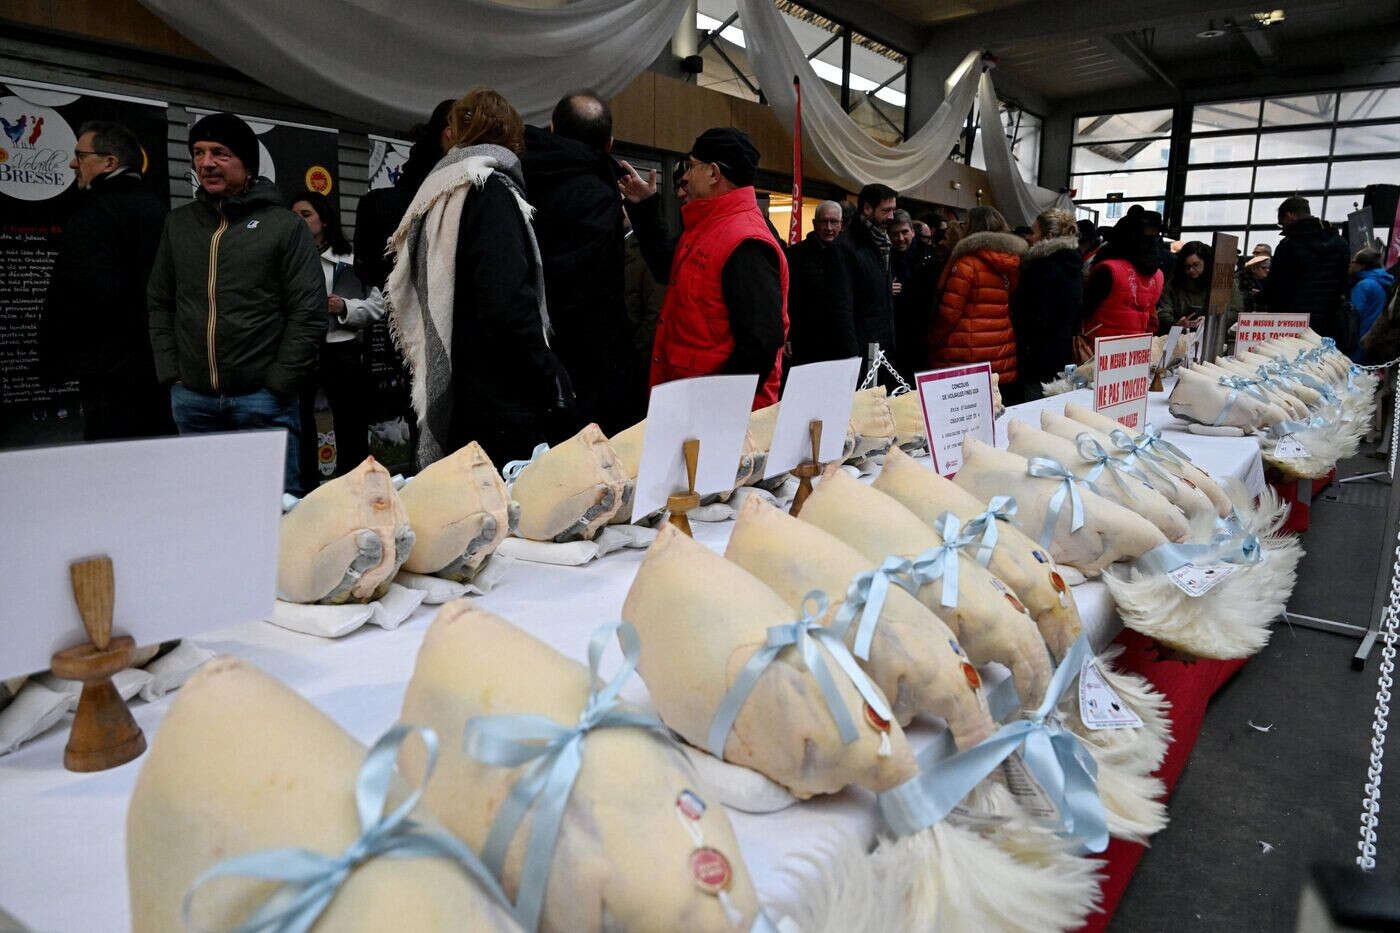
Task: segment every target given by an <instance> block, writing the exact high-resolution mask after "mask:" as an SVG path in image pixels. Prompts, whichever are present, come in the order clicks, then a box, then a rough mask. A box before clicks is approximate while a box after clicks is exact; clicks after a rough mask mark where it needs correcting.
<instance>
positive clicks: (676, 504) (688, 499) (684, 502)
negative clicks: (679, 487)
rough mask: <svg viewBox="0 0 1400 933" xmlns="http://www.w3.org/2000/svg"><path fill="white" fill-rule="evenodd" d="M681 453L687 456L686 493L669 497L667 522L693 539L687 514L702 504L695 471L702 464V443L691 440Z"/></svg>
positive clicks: (684, 445) (682, 447) (685, 444)
mask: <svg viewBox="0 0 1400 933" xmlns="http://www.w3.org/2000/svg"><path fill="white" fill-rule="evenodd" d="M681 451H682V452H683V453H684V454H685V475H686V491H685V492H684V493H679V494H677V495H674V496H668V497H667V499H666V510H667V511H668V512H670V513H671V515H670V517H669V518H668V519H667V521H669V522H670V523H671V524H672V525H675V526H676V527H677V528H679V529H680V530H681V531H684V532H685V534H686V537H693V535H691V533H690V519H689V518H687V517H686V513H687V512H689V511H690V510H691V509H693V508H695V507H696V506H698V505H699V504H700V497H699V496H697V495H696V494H695V469H696V466H697V464H699V462H700V442H699V441H698V440H695V439H694V438H691V439H690V440H688V441H686V442H685V443H684V444H683V445H681Z"/></svg>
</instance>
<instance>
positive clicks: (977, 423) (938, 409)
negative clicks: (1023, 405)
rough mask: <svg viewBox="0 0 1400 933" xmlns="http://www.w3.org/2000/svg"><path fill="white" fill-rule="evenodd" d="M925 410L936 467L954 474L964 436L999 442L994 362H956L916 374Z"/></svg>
mask: <svg viewBox="0 0 1400 933" xmlns="http://www.w3.org/2000/svg"><path fill="white" fill-rule="evenodd" d="M914 385H915V388H916V389H917V390H918V393H919V403H920V407H921V408H922V409H923V412H924V431H925V436H926V437H927V438H928V449H929V454H930V455H932V457H933V468H934V469H935V470H937V471H938V472H939V473H940V474H941V475H943V476H952V475H953V474H954V473H956V472H958V470H959V469H960V468H961V467H962V440H963V437H964V436H966V435H968V434H971V435H972V436H973V437H975V438H977V439H978V440H979V441H985V442H986V443H988V444H995V443H996V415H995V406H994V405H993V404H992V393H993V392H995V391H996V389H995V388H994V387H993V386H992V364H990V363H978V364H977V365H975V366H955V367H953V368H952V369H939V370H935V371H934V372H930V373H919V374H918V375H916V376H915V377H914Z"/></svg>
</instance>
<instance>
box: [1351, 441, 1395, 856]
mask: <svg viewBox="0 0 1400 933" xmlns="http://www.w3.org/2000/svg"><path fill="white" fill-rule="evenodd" d="M1391 449H1392V450H1393V449H1394V441H1392V448H1391ZM1397 629H1400V544H1397V546H1396V548H1395V563H1394V566H1393V569H1392V571H1391V575H1390V602H1389V603H1388V604H1387V605H1386V607H1385V610H1384V618H1383V622H1382V626H1381V633H1380V634H1381V638H1383V639H1384V640H1385V647H1384V648H1382V649H1381V665H1380V667H1381V670H1380V677H1379V680H1378V681H1377V687H1376V717H1375V721H1374V722H1373V723H1372V724H1371V764H1370V767H1369V768H1367V769H1366V787H1365V790H1366V798H1365V799H1364V800H1363V801H1362V802H1361V841H1360V842H1358V843H1357V844H1356V847H1357V849H1358V850H1360V852H1361V854H1360V855H1358V856H1357V857H1356V864H1357V865H1359V866H1361V868H1362V869H1363V870H1364V871H1372V870H1374V869H1375V867H1376V824H1377V823H1379V822H1380V811H1381V772H1382V771H1383V770H1384V767H1385V731H1386V728H1387V727H1388V726H1389V723H1390V688H1391V686H1392V685H1393V681H1392V679H1391V678H1392V675H1393V674H1394V672H1395V642H1396V639H1397V637H1400V632H1398V631H1397Z"/></svg>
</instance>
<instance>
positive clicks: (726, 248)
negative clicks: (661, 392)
mask: <svg viewBox="0 0 1400 933" xmlns="http://www.w3.org/2000/svg"><path fill="white" fill-rule="evenodd" d="M681 217H682V218H683V220H684V221H685V232H684V233H682V234H681V239H680V242H679V243H678V244H677V245H676V256H675V259H674V260H672V262H671V281H670V284H669V285H668V286H667V287H666V301H665V303H663V304H662V306H661V318H660V320H659V321H658V322H657V325H656V340H655V342H654V343H653V344H652V348H651V385H660V384H661V383H663V382H670V381H671V380H673V379H688V378H690V377H692V376H711V375H714V374H715V373H717V372H719V370H720V367H722V366H723V365H724V363H725V361H726V360H728V359H729V357H730V355H731V354H732V353H733V352H734V335H733V334H732V333H730V330H729V311H728V309H727V308H726V307H725V304H724V292H723V290H722V288H721V284H720V272H721V270H722V269H723V268H724V263H725V261H726V260H728V259H729V255H730V253H732V252H734V248H735V247H736V246H738V245H739V244H740V243H742V242H743V241H745V240H762V241H764V242H765V243H771V244H772V245H773V249H774V250H775V251H776V252H777V254H778V275H779V279H780V282H781V285H782V291H783V334H784V335H786V334H787V327H788V315H787V292H788V268H787V260H786V259H785V258H784V257H783V251H782V250H781V249H779V248H778V244H777V243H776V242H774V240H773V235H772V234H771V233H769V232H768V225H767V224H765V223H764V222H763V215H762V214H760V213H759V211H758V202H757V201H756V200H755V199H754V191H753V188H752V187H744V188H736V189H735V190H733V191H730V192H728V193H726V194H722V195H720V196H719V197H717V198H701V199H698V200H695V201H691V202H690V203H689V204H686V205H684V206H683V207H682V208H681ZM782 365H783V351H782V350H781V349H779V350H778V355H777V359H776V360H774V363H773V371H772V372H771V373H769V375H768V378H767V379H766V380H764V381H763V382H760V383H759V384H758V391H757V392H756V393H755V394H754V401H753V407H754V409H755V410H757V409H759V408H764V407H766V406H768V405H772V404H774V403H775V402H777V401H778V383H779V381H780V379H781V377H782Z"/></svg>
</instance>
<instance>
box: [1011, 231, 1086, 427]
mask: <svg viewBox="0 0 1400 933" xmlns="http://www.w3.org/2000/svg"><path fill="white" fill-rule="evenodd" d="M1027 241H1028V242H1029V243H1030V244H1031V246H1030V249H1028V250H1027V251H1026V255H1025V258H1024V259H1022V260H1021V281H1020V284H1018V285H1017V286H1016V293H1015V294H1014V295H1013V296H1012V298H1011V326H1012V328H1014V329H1015V331H1016V355H1017V362H1018V368H1019V371H1020V373H1021V382H1022V383H1023V384H1024V385H1025V388H1026V399H1027V400H1028V401H1029V400H1031V399H1037V398H1040V397H1041V396H1042V395H1043V394H1044V393H1043V392H1042V390H1041V385H1042V383H1046V382H1049V381H1051V380H1052V379H1054V378H1055V377H1056V375H1058V374H1059V372H1060V371H1061V370H1062V369H1064V367H1065V366H1067V365H1069V364H1070V363H1072V362H1073V359H1072V356H1073V352H1074V351H1073V348H1072V343H1073V340H1074V335H1075V334H1076V333H1077V332H1078V331H1079V314H1080V305H1081V304H1082V302H1083V300H1084V276H1083V259H1082V258H1081V256H1080V252H1079V228H1078V227H1077V226H1076V225H1075V220H1074V215H1073V214H1071V213H1069V212H1068V211H1061V210H1048V211H1045V212H1044V213H1042V214H1041V215H1040V216H1039V217H1037V218H1036V219H1035V223H1033V224H1032V225H1031V233H1030V236H1029V237H1027Z"/></svg>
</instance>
